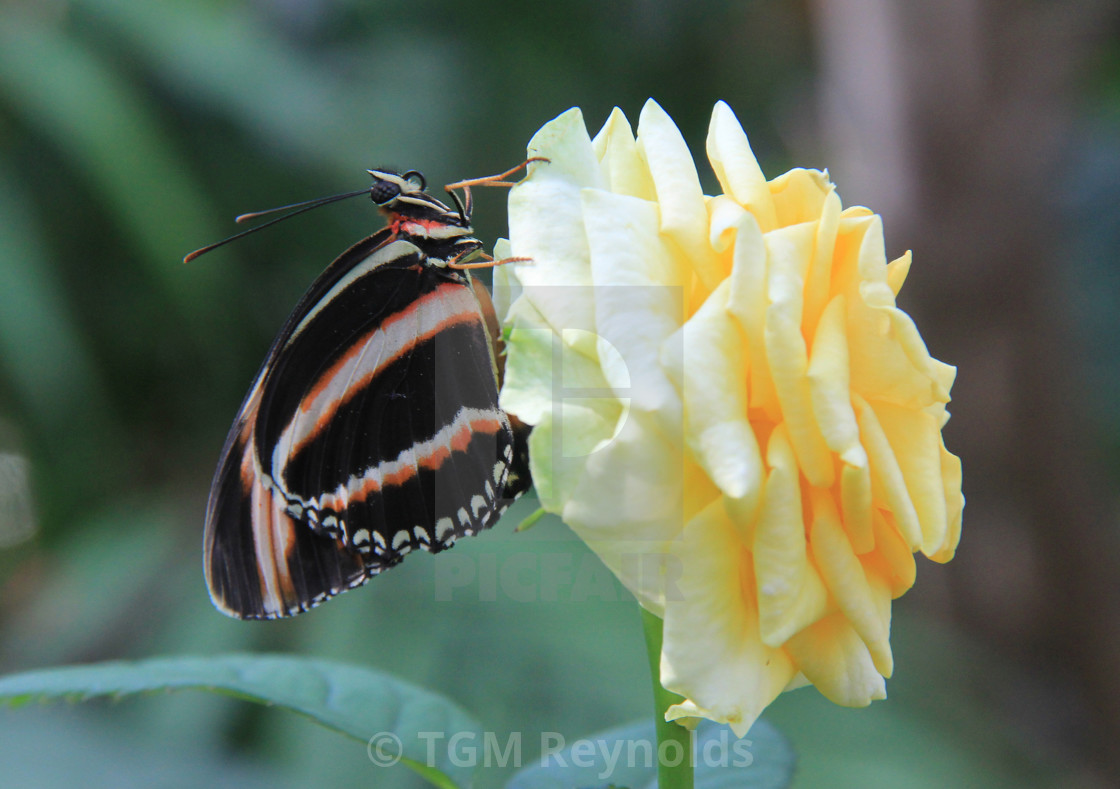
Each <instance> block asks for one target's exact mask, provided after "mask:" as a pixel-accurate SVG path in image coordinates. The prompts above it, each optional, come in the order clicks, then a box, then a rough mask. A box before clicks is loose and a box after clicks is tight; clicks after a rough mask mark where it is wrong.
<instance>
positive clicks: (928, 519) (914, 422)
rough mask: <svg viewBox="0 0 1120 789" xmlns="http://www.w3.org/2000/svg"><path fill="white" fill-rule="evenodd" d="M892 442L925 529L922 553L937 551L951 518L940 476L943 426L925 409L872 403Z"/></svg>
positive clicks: (885, 433)
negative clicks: (914, 409) (946, 506)
mask: <svg viewBox="0 0 1120 789" xmlns="http://www.w3.org/2000/svg"><path fill="white" fill-rule="evenodd" d="M872 408H874V410H875V416H876V417H877V418H878V420H879V424H880V425H881V426H882V428H883V433H884V435H886V437H887V440H888V441H889V442H890V445H891V449H892V450H893V451H894V456H895V458H897V459H898V466H899V468H900V469H901V471H902V477H903V479H905V480H906V490H907V491H908V492H909V494H910V500H911V501H912V502H914V509H915V510H916V511H917V513H918V523H919V524H920V525H921V528H922V552H923V553H924V554H926V555H927V556H928V555H929V554H932V553H936V552H937V551H938V550H939V549H940V548H941V546H942V544H943V543H944V541H945V533H946V530H947V528H948V525H949V524H948V521H947V518H946V512H945V480H944V478H943V477H942V476H941V426H940V425H938V424H937V422H936V421H935V420H934V418H933V417H932V416H930V415H929V414H927V413H924V412H922V411H911V410H908V409H904V408H899V407H897V406H892V405H890V404H888V403H876V404H875V405H874V406H872Z"/></svg>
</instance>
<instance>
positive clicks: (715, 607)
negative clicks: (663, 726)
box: [661, 501, 796, 737]
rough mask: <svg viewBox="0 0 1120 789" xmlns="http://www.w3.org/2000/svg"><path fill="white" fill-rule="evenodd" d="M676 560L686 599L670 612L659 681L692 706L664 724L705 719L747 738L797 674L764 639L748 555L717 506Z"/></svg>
mask: <svg viewBox="0 0 1120 789" xmlns="http://www.w3.org/2000/svg"><path fill="white" fill-rule="evenodd" d="M673 558H674V559H675V560H676V561H677V562H678V563H679V566H680V573H681V574H680V580H679V582H678V586H679V590H680V596H679V597H678V598H677V599H670V600H667V601H666V604H665V626H664V648H663V651H662V658H661V679H662V684H664V685H665V687H666V688H667V689H669V690H671V691H673V692H675V693H680V694H681V695H683V696H685V697H687V698H688V699H689V701H690V702H691V704H690V705H689V704H686V705H685V706H683V707H678V708H676V709H672V710H671V711H670V713H669V715H667V716H666V717H667V718H669V719H670V720H672V719H676V718H680V717H684V716H685V715H688V714H691V715H697V714H699V715H703V716H704V717H706V718H710V719H712V720H715V721H719V722H721V723H727V724H729V725H730V726H731V728H732V730H733V731H734V732H735V734H736V735H737V736H739V737H742V736H744V735H745V734H746V733H747V731H748V730H749V729H750V727H751V724H752V723H754V721H755V719H756V718H757V717H758V716H759V714H760V713H761V712H762V710H763V709H764V708H765V707H766V705H767V704H769V703H770V702H771V701H773V700H774V699H775V698H777V696H778V694H779V693H781V692H782V691H783V690H784V689H785V687H786V686H787V685H788V684H789V682H790V681H791V680H792V679H793V677H794V674H795V673H796V671H795V670H794V667H793V665H792V663H791V662H790V661H789V659H788V658H787V657H786V655H785V654H784V653H783V651H782V650H780V649H772V648H770V647H768V646H766V645H765V644H764V643H763V642H762V640H761V639H760V638H759V632H758V617H757V614H756V613H755V607H754V601H753V600H752V599H751V597H750V594H751V591H752V590H753V587H754V583H753V578H751V577H750V558H749V554H747V553H746V551H745V550H744V548H743V546H742V545H741V543H740V542H739V538H738V536H737V534H736V532H735V529H734V527H733V526H732V525H731V524H730V523H729V522H728V519H727V516H726V512H725V510H724V507H723V505H722V504H721V503H720V502H719V501H716V502H714V503H713V504H712V505H711V506H710V507H708V508H707V509H705V510H704V511H703V512H702V513H701V514H700V515H698V516H697V517H696V518H694V519H693V520H692V521H691V522H690V523H689V525H688V528H687V529H685V531H684V534H683V535H682V539H681V540H680V541H679V542H677V543H676V544H675V545H674V553H673ZM744 574H745V575H744ZM690 707H691V710H692V712H691V713H689V712H688V711H687V710H688V709H689V708H690Z"/></svg>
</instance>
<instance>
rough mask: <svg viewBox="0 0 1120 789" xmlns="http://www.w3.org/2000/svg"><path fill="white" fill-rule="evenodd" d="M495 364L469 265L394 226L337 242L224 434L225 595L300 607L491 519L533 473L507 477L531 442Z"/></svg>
mask: <svg viewBox="0 0 1120 789" xmlns="http://www.w3.org/2000/svg"><path fill="white" fill-rule="evenodd" d="M494 369H495V368H494V359H493V355H492V351H491V345H490V336H489V334H488V332H487V328H486V325H485V321H484V318H483V315H482V313H481V311H480V307H479V303H478V300H477V298H476V296H475V294H474V292H473V290H472V288H471V286H470V284H469V281H468V279H467V277H466V276H465V275H464V274H462V273H460V272H458V271H455V270H453V269H446V268H441V267H437V266H435V265H432V264H430V263H428V262H427V261H426V259H425V258H424V256H423V254H422V253H421V252H420V250H419V249H418V248H417V247H416V246H414V245H413V244H412V243H410V242H409V241H408V240H407V239H405V238H400V237H396V236H393V235H392V234H390V233H389V232H388V231H382V232H381V233H378V234H376V235H374V236H371V237H370V238H369V239H366V240H365V241H363V242H360V243H359V244H357V245H355V246H354V247H352V248H351V249H350V250H348V251H347V252H346V253H344V254H343V255H342V256H341V257H339V258H338V259H337V260H336V261H335V262H334V263H332V264H331V266H330V267H328V269H327V270H326V271H325V272H324V273H323V274H322V275H321V276H320V277H319V279H318V280H316V282H315V283H314V284H313V285H312V287H311V288H310V290H309V291H308V293H307V294H306V295H305V296H304V298H303V299H302V300H301V302H300V304H299V305H298V306H297V307H296V309H295V311H294V312H293V313H292V315H291V316H290V317H289V319H288V322H287V323H286V325H285V326H284V329H283V330H282V331H281V333H280V336H279V337H278V338H277V340H276V342H275V343H274V345H273V347H272V350H271V351H270V353H269V355H268V358H267V359H266V361H265V364H264V366H263V367H262V369H261V372H260V373H259V374H258V376H257V380H256V381H255V383H254V385H253V387H252V389H251V390H250V392H249V395H248V396H247V397H246V400H245V402H244V403H243V405H242V407H241V411H240V413H239V414H238V417H237V420H236V421H235V422H234V425H233V428H232V430H231V432H230V435H229V437H228V438H227V440H226V445H225V448H224V450H223V454H222V459H221V462H220V464H219V467H218V471H217V474H216V476H215V480H214V484H213V486H212V488H211V495H210V502H209V506H208V511H207V522H206V537H205V562H206V577H207V582H208V584H209V587H210V594H211V597H212V598H213V600H214V603H215V605H217V607H218V608H219V609H220V610H222V611H223V612H225V613H227V614H230V615H232V616H236V617H240V618H247V619H262V618H263V619H268V618H275V617H281V616H289V615H292V614H296V613H299V612H301V611H304V610H307V609H308V608H311V607H313V606H315V605H317V604H319V603H320V602H322V601H323V600H326V599H327V598H329V597H331V596H332V595H335V594H338V593H339V592H341V591H344V590H345V589H348V588H352V587H354V586H357V585H360V584H362V583H364V582H365V581H366V580H368V579H369V578H370V577H372V576H374V575H376V574H377V573H379V572H380V571H381V570H383V569H386V568H388V567H392V566H393V565H395V564H397V563H398V562H400V560H401V559H402V558H403V557H404V556H405V555H406V554H407V553H408V552H409V551H412V550H417V549H421V550H428V551H431V552H438V551H440V550H443V549H444V548H446V547H449V546H450V545H451V544H452V543H453V542H454V541H455V540H456V539H457V538H458V537H460V536H463V535H466V534H473V533H475V532H476V531H478V530H480V529H483V528H486V527H488V526H490V525H492V524H493V522H495V521H496V520H497V518H498V516H499V515H500V513H501V511H502V510H503V509H504V507H505V504H506V503H508V499H506V498H503V496H504V495H509V494H511V493H512V494H515V493H517V492H520V490H521V487H522V486H521V483H517V486H516V487H517V490H516V491H513V490H504V489H505V488H506V482H507V477H508V475H509V472H510V467H511V465H515V466H520V465H523V463H522V458H523V455H524V451H523V449H520V450H518V451H516V452H515V449H514V434H513V431H512V430H511V427H510V423H509V419H508V418H507V416H506V415H505V413H504V412H502V411H501V409H499V408H498V393H497V383H496V380H495V371H494ZM522 474H523V475H524V476H525V478H526V479H527V474H524V472H522ZM520 476H521V475H519V478H520ZM511 487H512V486H511Z"/></svg>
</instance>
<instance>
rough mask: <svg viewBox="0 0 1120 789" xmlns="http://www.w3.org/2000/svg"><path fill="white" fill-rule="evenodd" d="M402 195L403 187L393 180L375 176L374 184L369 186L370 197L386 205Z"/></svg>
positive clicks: (379, 203)
mask: <svg viewBox="0 0 1120 789" xmlns="http://www.w3.org/2000/svg"><path fill="white" fill-rule="evenodd" d="M400 196H401V188H400V187H399V186H397V185H396V184H395V183H393V182H392V181H384V180H382V179H380V178H376V177H375V180H374V182H373V186H371V187H370V188H369V199H370V200H372V201H373V202H375V203H377V204H378V205H385V204H386V203H388V202H390V201H391V200H395V199H396V198H398V197H400Z"/></svg>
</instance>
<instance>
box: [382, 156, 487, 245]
mask: <svg viewBox="0 0 1120 789" xmlns="http://www.w3.org/2000/svg"><path fill="white" fill-rule="evenodd" d="M366 172H368V173H369V174H370V176H371V177H372V178H373V184H372V185H371V186H370V188H369V196H370V199H371V200H373V202H374V203H375V204H377V206H379V207H380V208H381V210H382V211H384V212H385V213H386V214H388V215H389V218H390V225H391V226H392V228H393V230H394V232H397V233H409V234H418V235H425V236H429V235H432V231H433V230H434V229H435V228H437V227H442V228H446V231H445V232H451V233H452V234H454V235H459V234H461V233H463V232H464V231H465V232H470V225H469V218H470V212H469V211H466V210H463V209H462V208H461V207H458V206H457V207H456V208H450V207H449V206H447V205H445V204H444V203H441V202H440V201H439V200H437V199H435V198H434V197H432V196H431V195H430V194H428V193H427V192H425V191H424V188H425V181H424V176H423V174H422V173H420V172H419V171H417V170H408V171H407V172H404V173H398V172H395V171H393V170H367V171H366ZM436 235H440V236H443V235H444V233H436Z"/></svg>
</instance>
